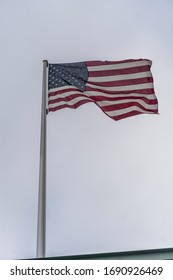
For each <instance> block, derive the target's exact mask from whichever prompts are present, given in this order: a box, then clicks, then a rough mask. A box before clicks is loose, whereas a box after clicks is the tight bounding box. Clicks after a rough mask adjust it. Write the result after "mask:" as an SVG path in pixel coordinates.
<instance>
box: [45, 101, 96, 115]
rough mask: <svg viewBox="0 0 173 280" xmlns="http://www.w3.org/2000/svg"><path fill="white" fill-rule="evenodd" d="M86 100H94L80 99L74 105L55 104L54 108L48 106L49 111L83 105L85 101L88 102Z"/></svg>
mask: <svg viewBox="0 0 173 280" xmlns="http://www.w3.org/2000/svg"><path fill="white" fill-rule="evenodd" d="M88 102H94V101H92V100H90V99H88V100H82V101H79V102H76V103H75V104H74V105H68V104H63V105H59V106H58V105H57V106H56V107H54V108H49V111H52V112H54V111H57V110H60V109H63V108H71V109H76V108H78V107H79V106H81V105H83V104H85V103H88Z"/></svg>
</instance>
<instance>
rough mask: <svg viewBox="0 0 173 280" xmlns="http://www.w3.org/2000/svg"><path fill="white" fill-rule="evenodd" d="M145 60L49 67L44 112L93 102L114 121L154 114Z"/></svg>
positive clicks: (52, 65)
mask: <svg viewBox="0 0 173 280" xmlns="http://www.w3.org/2000/svg"><path fill="white" fill-rule="evenodd" d="M151 64H152V62H151V61H150V60H148V59H137V60H134V59H130V60H123V61H87V62H77V63H65V64H49V77H48V111H56V110H59V109H63V108H66V107H68V108H73V109H75V108H77V107H79V106H80V105H82V104H85V103H88V102H94V103H95V104H96V105H97V106H98V107H100V108H101V109H102V111H103V112H104V113H105V114H106V115H108V116H109V117H111V118H112V119H114V120H120V119H123V118H126V117H130V116H134V115H138V114H142V113H158V101H157V98H156V96H155V93H154V87H153V77H152V74H151V71H150V68H151Z"/></svg>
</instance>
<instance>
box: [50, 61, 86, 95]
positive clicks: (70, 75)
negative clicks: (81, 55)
mask: <svg viewBox="0 0 173 280" xmlns="http://www.w3.org/2000/svg"><path fill="white" fill-rule="evenodd" d="M87 79H88V70H87V67H86V65H85V62H77V63H64V64H49V81H48V88H49V89H53V88H57V87H63V86H69V85H73V86H75V87H77V88H78V89H79V90H81V91H85V84H86V82H87Z"/></svg>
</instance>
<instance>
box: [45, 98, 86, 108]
mask: <svg viewBox="0 0 173 280" xmlns="http://www.w3.org/2000/svg"><path fill="white" fill-rule="evenodd" d="M82 100H88V101H92V100H91V99H90V98H88V97H76V98H74V99H73V100H70V101H57V102H56V103H53V104H49V108H54V107H57V106H61V105H75V104H76V103H78V102H79V101H82Z"/></svg>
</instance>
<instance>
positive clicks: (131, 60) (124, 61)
mask: <svg viewBox="0 0 173 280" xmlns="http://www.w3.org/2000/svg"><path fill="white" fill-rule="evenodd" d="M144 60H145V61H148V62H150V60H149V59H142V58H140V59H126V60H119V61H97V60H96V61H86V62H85V63H86V65H87V66H101V65H112V64H120V63H127V62H136V61H144Z"/></svg>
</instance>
